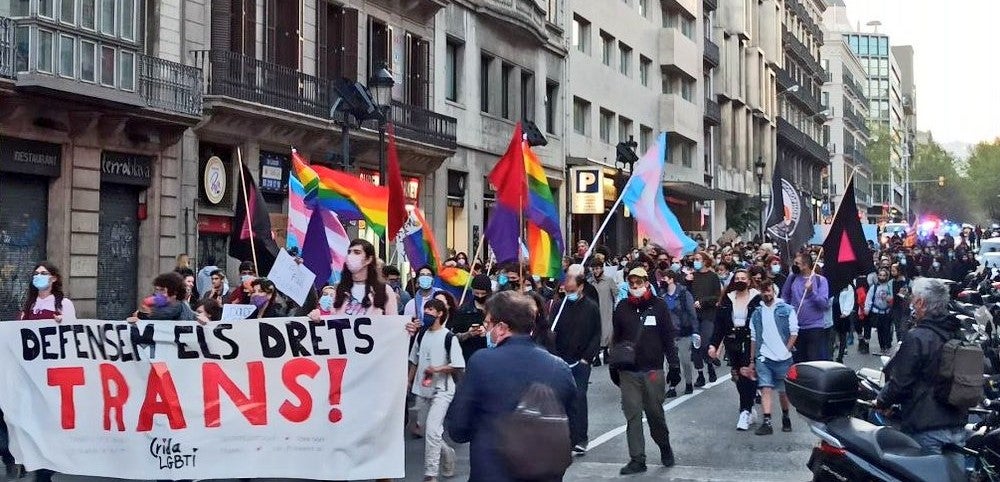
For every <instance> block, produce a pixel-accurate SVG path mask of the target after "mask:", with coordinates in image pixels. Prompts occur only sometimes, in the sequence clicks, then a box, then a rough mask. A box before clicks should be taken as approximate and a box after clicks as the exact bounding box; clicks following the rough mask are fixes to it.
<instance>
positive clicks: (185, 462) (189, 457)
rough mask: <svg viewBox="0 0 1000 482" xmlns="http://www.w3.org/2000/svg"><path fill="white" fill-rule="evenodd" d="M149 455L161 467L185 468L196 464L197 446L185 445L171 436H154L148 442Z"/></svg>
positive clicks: (161, 468)
mask: <svg viewBox="0 0 1000 482" xmlns="http://www.w3.org/2000/svg"><path fill="white" fill-rule="evenodd" d="M149 455H150V456H151V457H152V458H153V459H155V460H156V461H157V462H159V464H160V470H163V469H185V468H188V467H197V466H198V448H197V447H185V446H184V445H182V444H181V443H180V442H175V441H174V439H173V438H172V437H167V438H161V437H154V438H153V440H152V441H151V442H149Z"/></svg>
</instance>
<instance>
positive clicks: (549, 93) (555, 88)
mask: <svg viewBox="0 0 1000 482" xmlns="http://www.w3.org/2000/svg"><path fill="white" fill-rule="evenodd" d="M558 106H559V84H557V83H555V82H552V81H551V80H550V81H547V82H546V83H545V132H548V133H549V134H555V132H556V119H557V115H556V114H557V112H558V111H557V110H556V108H557V107H558Z"/></svg>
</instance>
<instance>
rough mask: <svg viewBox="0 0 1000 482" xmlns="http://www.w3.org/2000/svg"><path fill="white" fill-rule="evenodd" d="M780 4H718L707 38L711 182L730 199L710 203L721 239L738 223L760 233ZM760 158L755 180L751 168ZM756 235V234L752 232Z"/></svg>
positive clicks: (732, 0)
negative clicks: (714, 118) (713, 55)
mask: <svg viewBox="0 0 1000 482" xmlns="http://www.w3.org/2000/svg"><path fill="white" fill-rule="evenodd" d="M785 8H786V5H785V4H784V2H780V1H775V0H764V1H760V2H745V1H742V0H720V1H719V4H718V10H716V11H715V13H714V14H713V29H712V39H713V42H714V43H717V44H718V45H719V50H720V52H721V53H720V63H719V66H718V68H716V69H715V74H714V78H713V81H714V82H713V83H714V85H713V88H714V92H715V96H716V99H717V100H718V102H719V105H720V111H721V122H720V125H719V127H718V128H717V129H715V135H714V160H715V166H714V168H713V175H714V178H713V183H714V187H715V188H716V189H718V190H720V191H723V192H725V193H728V194H730V195H731V197H730V198H728V199H724V200H717V201H716V202H715V203H714V207H715V217H714V231H715V233H716V235H717V236H718V235H720V234H721V233H722V232H723V231H724V230H725V229H727V228H728V227H730V226H734V225H736V224H737V223H736V222H734V221H740V220H743V221H745V222H748V223H749V224H750V225H751V226H750V227H754V226H756V227H757V228H758V229H759V224H760V219H761V218H762V217H763V216H764V215H765V213H764V210H766V207H765V204H764V203H763V202H762V201H763V198H764V196H766V195H767V193H766V192H764V191H766V189H763V184H764V183H766V182H767V181H768V180H769V179H770V178H771V172H772V169H773V166H774V162H775V158H776V150H775V145H776V136H777V127H778V121H779V120H778V112H779V111H778V103H777V95H778V91H779V90H780V86H778V84H777V75H778V71H779V70H780V68H781V65H782V64H781V62H782V37H781V32H782V30H781V25H782V21H783V20H782V19H783V17H784V11H785ZM758 160H761V161H763V162H764V165H765V168H764V171H763V172H761V173H760V174H761V175H760V176H758V175H757V173H756V172H755V168H754V165H755V164H756V163H757V162H758ZM754 231H756V230H754Z"/></svg>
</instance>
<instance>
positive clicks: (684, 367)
mask: <svg viewBox="0 0 1000 482" xmlns="http://www.w3.org/2000/svg"><path fill="white" fill-rule="evenodd" d="M680 279H681V274H680V273H678V272H676V271H672V270H668V271H667V274H666V276H665V277H664V286H663V301H664V302H665V303H666V304H667V309H668V310H670V321H672V322H673V323H674V329H676V330H677V338H676V341H675V344H676V345H677V358H678V359H679V360H680V366H681V374H682V375H683V377H684V394H685V395H687V394H689V393H693V392H694V372H695V370H698V372H699V373H701V370H702V368H703V367H704V364H703V361H702V359H701V358H696V357H695V356H694V355H695V354H697V353H698V349H697V348H695V347H694V345H696V344H697V345H698V346H699V347H701V335H700V334H699V333H700V332H701V331H700V327H699V326H698V325H699V324H698V314H697V313H696V312H695V309H694V297H693V296H691V292H690V291H688V290H687V288H685V287H684V285H683V284H681V283H680ZM696 339H697V343H695V340H696ZM679 384H680V382H677V384H673V385H670V388H669V389H667V395H666V396H667V398H673V397H676V396H677V386H678V385H679Z"/></svg>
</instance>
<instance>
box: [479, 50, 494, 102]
mask: <svg viewBox="0 0 1000 482" xmlns="http://www.w3.org/2000/svg"><path fill="white" fill-rule="evenodd" d="M492 66H493V57H491V56H489V55H485V54H484V55H482V56H480V57H479V110H481V111H483V112H489V111H490V70H491V68H492Z"/></svg>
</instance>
